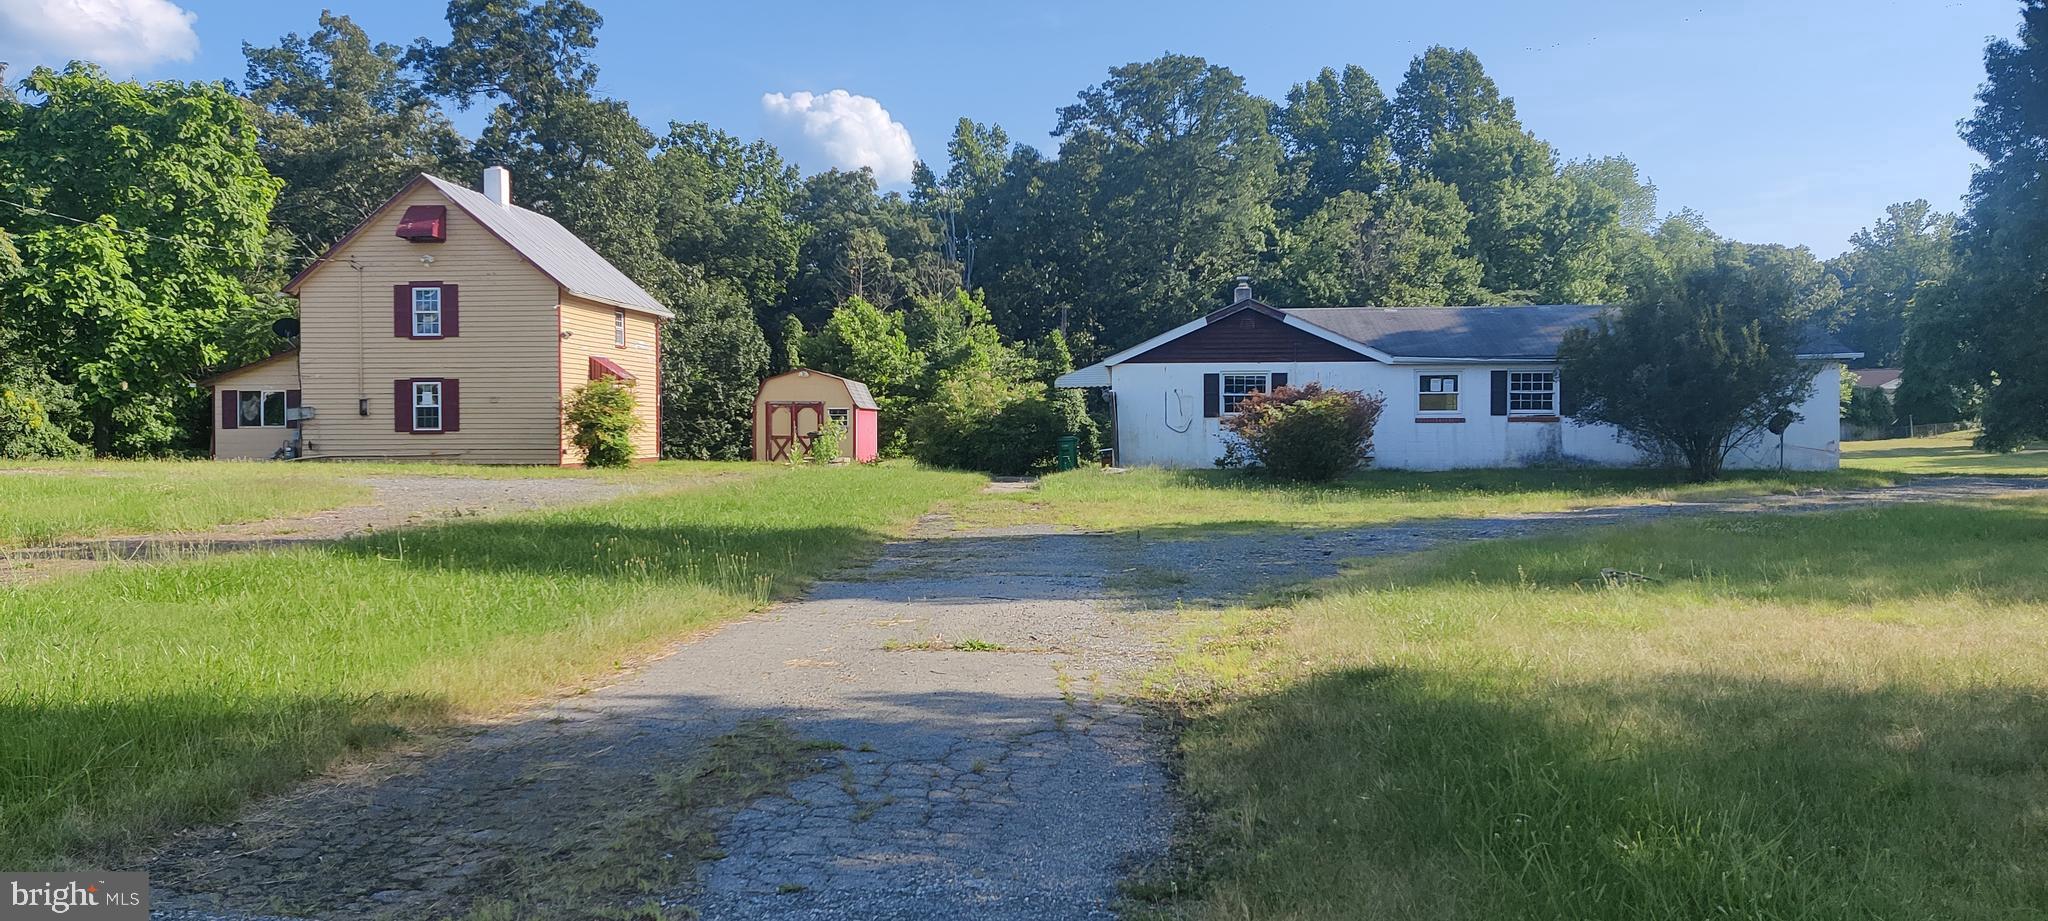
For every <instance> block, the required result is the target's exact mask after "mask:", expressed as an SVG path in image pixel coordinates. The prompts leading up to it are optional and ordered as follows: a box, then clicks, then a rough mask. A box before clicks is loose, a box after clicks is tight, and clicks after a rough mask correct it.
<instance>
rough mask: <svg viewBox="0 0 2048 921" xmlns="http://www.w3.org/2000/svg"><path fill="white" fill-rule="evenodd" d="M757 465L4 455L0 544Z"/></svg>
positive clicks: (684, 478)
mask: <svg viewBox="0 0 2048 921" xmlns="http://www.w3.org/2000/svg"><path fill="white" fill-rule="evenodd" d="M754 467H755V465H740V464H730V463H715V462H710V461H663V462H662V463H659V464H635V465H634V466H632V467H630V468H625V469H620V470H585V469H582V468H577V467H569V468H562V467H513V466H482V465H477V464H435V463H421V462H410V463H357V462H346V463H290V464H287V463H253V462H237V461H126V460H121V461H6V462H0V548H7V547H19V546H24V545H31V546H32V545H37V544H48V543H52V542H55V541H60V540H69V539H74V538H80V537H95V536H104V535H110V534H142V533H157V532H167V531H197V530H204V529H207V528H213V527H217V526H220V525H224V524H234V523H237V522H243V521H257V520H261V519H264V518H274V517H279V516H287V515H303V514H307V513H311V512H317V511H322V510H325V509H330V508H335V507H338V506H342V505H350V504H354V503H359V502H364V501H367V500H369V498H370V495H371V493H370V487H369V486H367V485H365V484H363V483H361V482H359V480H361V479H362V478H364V477H377V476H399V475H404V476H461V477H480V478H487V479H512V478H564V477H568V478H591V479H599V480H605V481H612V482H621V483H646V484H656V485H659V484H669V483H675V484H678V485H681V484H684V483H687V482H688V481H689V478H692V477H700V476H712V475H716V476H738V475H746V474H751V473H755V472H757V471H755V469H754Z"/></svg>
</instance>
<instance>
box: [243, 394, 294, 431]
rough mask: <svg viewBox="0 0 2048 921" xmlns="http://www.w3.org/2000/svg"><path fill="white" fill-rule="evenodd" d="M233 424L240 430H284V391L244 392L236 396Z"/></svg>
mask: <svg viewBox="0 0 2048 921" xmlns="http://www.w3.org/2000/svg"><path fill="white" fill-rule="evenodd" d="M236 399H237V405H236V408H235V416H236V419H235V422H236V424H237V425H239V426H240V427H242V428H245V429H248V428H280V429H281V428H284V391H282V390H244V391H242V392H240V393H239V394H237V395H236Z"/></svg>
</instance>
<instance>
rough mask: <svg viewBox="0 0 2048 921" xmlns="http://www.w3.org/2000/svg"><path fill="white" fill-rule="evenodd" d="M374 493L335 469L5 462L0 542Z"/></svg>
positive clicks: (166, 525)
mask: <svg viewBox="0 0 2048 921" xmlns="http://www.w3.org/2000/svg"><path fill="white" fill-rule="evenodd" d="M369 497H370V488H369V487H368V486H364V485H362V484H359V483H353V482H349V481H347V480H345V479H343V478H341V477H337V476H335V475H333V473H332V472H331V471H327V470H319V469H311V468H306V467H300V466H294V465H291V464H253V463H225V462H223V463H214V462H208V461H81V462H36V463H26V462H6V463H0V547H10V546H21V545H24V544H29V545H33V544H46V543H50V542H52V541H56V540H62V539H65V538H73V537H89V536H93V535H101V534H134V533H142V532H154V531H186V530H196V529H201V528H210V527H214V526H216V525H222V524H229V523H233V522H238V521H254V520H257V519H260V518H270V517H273V516H277V515H292V514H304V513H307V512H316V511H320V510H322V509H329V508H334V507H336V506H340V505H347V504H350V503H354V502H362V501H365V500H367V499H369Z"/></svg>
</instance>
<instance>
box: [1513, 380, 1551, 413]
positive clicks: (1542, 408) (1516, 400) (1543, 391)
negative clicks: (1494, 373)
mask: <svg viewBox="0 0 2048 921" xmlns="http://www.w3.org/2000/svg"><path fill="white" fill-rule="evenodd" d="M1508 414H1509V415H1517V416H1521V415H1528V416H1551V415H1556V414H1557V372H1556V371H1516V372H1513V373H1511V374H1509V375H1508Z"/></svg>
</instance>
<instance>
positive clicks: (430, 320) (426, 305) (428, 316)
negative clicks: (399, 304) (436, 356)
mask: <svg viewBox="0 0 2048 921" xmlns="http://www.w3.org/2000/svg"><path fill="white" fill-rule="evenodd" d="M412 334H413V335H415V336H427V337H433V336H439V335H441V289H439V288H414V289H412Z"/></svg>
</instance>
